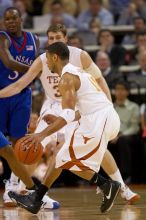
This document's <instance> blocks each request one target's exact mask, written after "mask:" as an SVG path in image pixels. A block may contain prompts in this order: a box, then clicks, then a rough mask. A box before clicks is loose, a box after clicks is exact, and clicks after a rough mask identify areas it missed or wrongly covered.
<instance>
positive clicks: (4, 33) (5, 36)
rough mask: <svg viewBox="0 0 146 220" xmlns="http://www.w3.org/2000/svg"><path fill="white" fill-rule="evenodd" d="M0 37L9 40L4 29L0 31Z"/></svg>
mask: <svg viewBox="0 0 146 220" xmlns="http://www.w3.org/2000/svg"><path fill="white" fill-rule="evenodd" d="M0 38H1V39H8V40H9V41H11V39H10V36H9V33H7V32H6V31H0Z"/></svg>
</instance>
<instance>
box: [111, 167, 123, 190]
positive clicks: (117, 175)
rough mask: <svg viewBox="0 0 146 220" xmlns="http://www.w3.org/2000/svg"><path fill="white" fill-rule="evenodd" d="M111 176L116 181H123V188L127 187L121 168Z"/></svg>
mask: <svg viewBox="0 0 146 220" xmlns="http://www.w3.org/2000/svg"><path fill="white" fill-rule="evenodd" d="M109 176H110V178H111V179H112V180H116V181H118V182H120V183H121V188H125V183H124V181H123V178H122V176H121V173H120V170H119V169H117V171H116V172H115V173H113V174H111V175H109Z"/></svg>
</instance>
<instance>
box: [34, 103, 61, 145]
mask: <svg viewBox="0 0 146 220" xmlns="http://www.w3.org/2000/svg"><path fill="white" fill-rule="evenodd" d="M61 110H62V107H61V103H59V102H56V101H54V102H50V100H45V102H44V103H43V106H42V108H41V111H40V117H39V119H38V124H37V128H36V130H35V133H39V132H41V131H42V130H44V129H45V128H46V127H48V124H47V123H46V122H45V121H44V120H43V117H44V116H45V115H47V114H52V115H55V116H59V115H60V112H61ZM63 140H64V128H63V129H61V130H60V131H58V132H56V133H54V134H52V135H50V136H48V137H46V138H45V139H44V140H43V141H42V142H41V144H42V145H43V147H44V148H45V147H46V145H47V144H49V143H51V142H55V143H57V142H62V141H63Z"/></svg>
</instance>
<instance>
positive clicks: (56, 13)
mask: <svg viewBox="0 0 146 220" xmlns="http://www.w3.org/2000/svg"><path fill="white" fill-rule="evenodd" d="M48 15H49V17H50V21H51V20H55V19H56V17H57V18H59V21H61V23H63V24H64V25H65V26H66V27H67V28H75V27H76V19H75V18H74V17H73V16H71V15H69V14H67V13H65V12H64V10H63V4H62V2H61V1H60V0H54V1H53V2H52V3H51V5H50V12H49V14H48Z"/></svg>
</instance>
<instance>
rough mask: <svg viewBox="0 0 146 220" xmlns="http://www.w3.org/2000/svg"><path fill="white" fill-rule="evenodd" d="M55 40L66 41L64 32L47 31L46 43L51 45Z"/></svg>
mask: <svg viewBox="0 0 146 220" xmlns="http://www.w3.org/2000/svg"><path fill="white" fill-rule="evenodd" d="M56 42H63V43H67V37H66V36H64V34H63V33H62V32H61V31H59V32H49V33H48V45H51V44H53V43H56Z"/></svg>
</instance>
